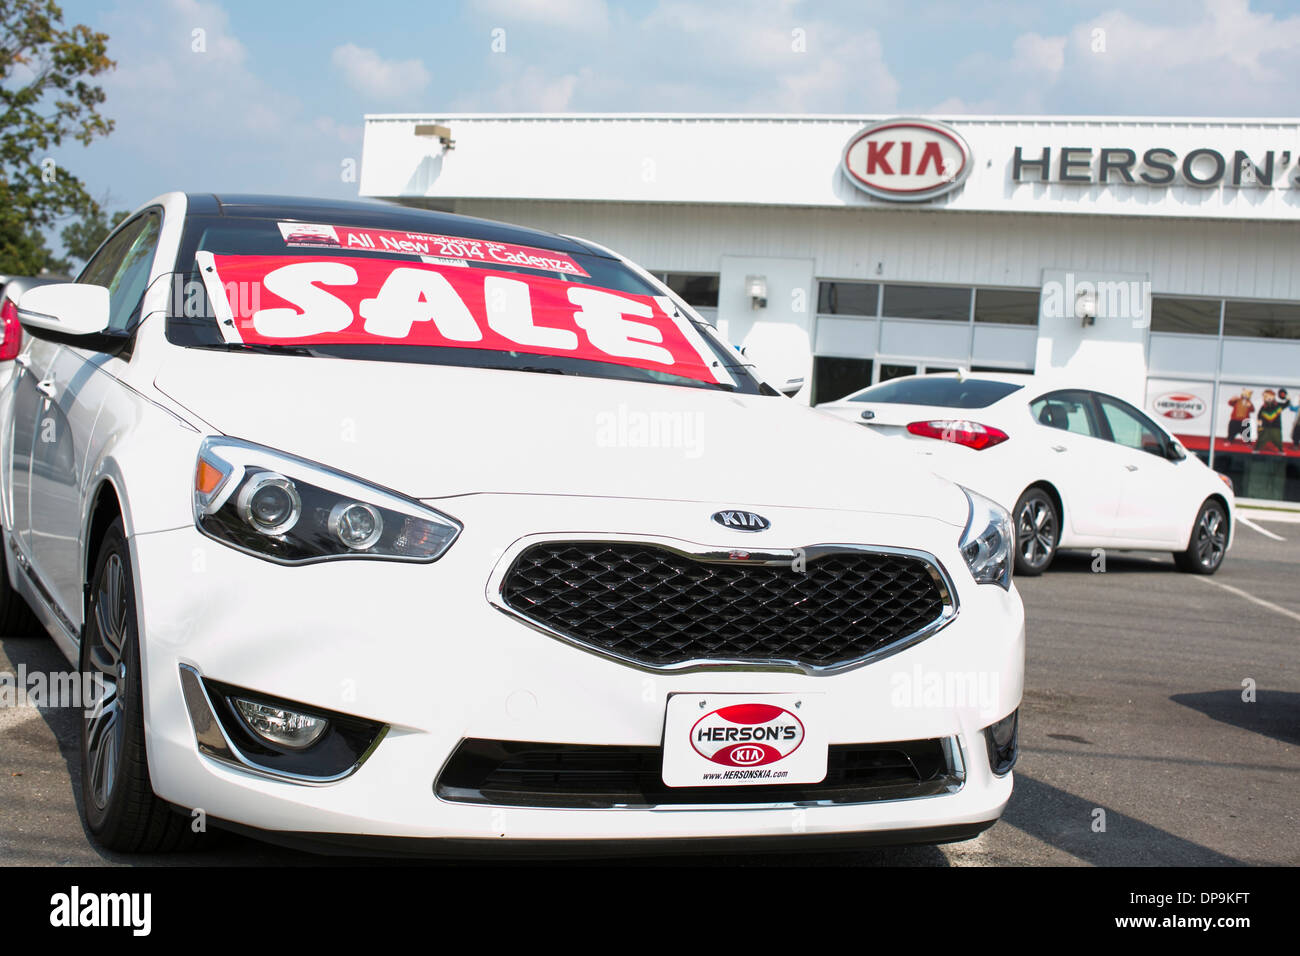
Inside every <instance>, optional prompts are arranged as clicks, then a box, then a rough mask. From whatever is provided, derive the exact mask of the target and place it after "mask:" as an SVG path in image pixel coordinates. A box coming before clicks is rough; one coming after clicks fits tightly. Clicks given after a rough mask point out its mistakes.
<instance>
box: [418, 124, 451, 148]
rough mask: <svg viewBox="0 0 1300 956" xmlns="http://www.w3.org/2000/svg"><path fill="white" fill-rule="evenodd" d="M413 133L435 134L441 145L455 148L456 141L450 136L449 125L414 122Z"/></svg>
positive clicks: (420, 134)
mask: <svg viewBox="0 0 1300 956" xmlns="http://www.w3.org/2000/svg"><path fill="white" fill-rule="evenodd" d="M415 135H416V136H435V137H437V139H438V142H440V143H442V145H443V146H444V147H445V148H447V149H455V148H456V141H455V140H454V139H452V138H451V127H450V126H438V125H437V124H435V123H416V124H415Z"/></svg>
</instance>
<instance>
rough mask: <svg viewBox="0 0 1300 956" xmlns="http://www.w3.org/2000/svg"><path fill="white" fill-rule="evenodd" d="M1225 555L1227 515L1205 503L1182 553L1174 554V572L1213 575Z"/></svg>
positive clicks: (1216, 503)
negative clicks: (1175, 569) (1176, 569)
mask: <svg viewBox="0 0 1300 956" xmlns="http://www.w3.org/2000/svg"><path fill="white" fill-rule="evenodd" d="M1227 551H1228V512H1227V509H1225V508H1224V507H1223V505H1221V504H1219V503H1218V502H1217V501H1207V502H1205V504H1203V505H1201V510H1200V511H1199V512H1197V514H1196V523H1195V524H1193V525H1192V534H1191V537H1190V538H1188V541H1187V550H1186V551H1177V552H1175V553H1174V564H1176V565H1177V566H1178V570H1180V571H1186V572H1187V573H1188V574H1213V573H1214V572H1215V571H1217V570H1219V568H1220V567H1221V566H1222V565H1223V558H1224V555H1225V554H1227Z"/></svg>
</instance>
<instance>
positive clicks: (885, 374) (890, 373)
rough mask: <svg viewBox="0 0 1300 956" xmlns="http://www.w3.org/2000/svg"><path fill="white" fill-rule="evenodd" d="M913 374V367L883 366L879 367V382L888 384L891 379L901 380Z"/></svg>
mask: <svg viewBox="0 0 1300 956" xmlns="http://www.w3.org/2000/svg"><path fill="white" fill-rule="evenodd" d="M915 374H916V366H915V365H892V364H884V365H881V366H880V381H882V382H888V381H889V380H890V379H891V378H902V377H903V376H904V375H915Z"/></svg>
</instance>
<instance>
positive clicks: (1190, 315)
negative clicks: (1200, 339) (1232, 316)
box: [1151, 295, 1220, 335]
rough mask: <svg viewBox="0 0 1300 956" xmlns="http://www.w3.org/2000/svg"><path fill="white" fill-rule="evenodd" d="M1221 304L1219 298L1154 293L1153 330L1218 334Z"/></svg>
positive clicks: (1152, 301) (1152, 307)
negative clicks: (1180, 296) (1184, 297)
mask: <svg viewBox="0 0 1300 956" xmlns="http://www.w3.org/2000/svg"><path fill="white" fill-rule="evenodd" d="M1219 305H1220V303H1219V300H1218V299H1175V298H1172V297H1171V296H1165V295H1153V296H1152V297H1151V331H1152V332H1184V333H1187V332H1190V333H1192V334H1195V335H1218V334H1219Z"/></svg>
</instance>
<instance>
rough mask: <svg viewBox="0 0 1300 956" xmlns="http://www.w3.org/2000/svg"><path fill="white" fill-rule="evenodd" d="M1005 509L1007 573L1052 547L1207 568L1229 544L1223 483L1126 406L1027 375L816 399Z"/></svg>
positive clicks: (1048, 555)
mask: <svg viewBox="0 0 1300 956" xmlns="http://www.w3.org/2000/svg"><path fill="white" fill-rule="evenodd" d="M817 408H818V409H820V410H822V411H825V412H829V413H830V414H831V415H833V416H835V417H837V418H841V419H844V420H845V421H850V422H854V423H856V424H858V425H860V426H863V427H864V428H865V429H866V430H867V431H869V432H870V433H871V434H873V435H875V436H877V437H883V438H887V439H892V443H893V444H894V446H895V447H898V448H906V449H908V450H910V451H912V452H914V453H915V454H916V455H917V456H918V457H919V458H920V459H921V460H922V461H925V462H927V463H928V467H930V468H933V469H934V470H935V471H936V472H938V473H939V474H941V475H944V476H946V477H948V478H950V479H952V480H953V481H956V482H960V483H961V484H962V485H963V486H965V487H968V488H973V489H976V490H977V491H979V492H981V493H982V494H985V495H987V496H988V497H990V498H992V499H993V500H994V501H996V502H998V503H1000V504H1001V505H1003V507H1006V508H1008V509H1010V511H1011V513H1012V516H1013V520H1014V522H1015V533H1016V572H1017V573H1018V574H1025V575H1033V574H1041V573H1042V572H1043V571H1045V570H1046V569H1047V567H1048V565H1049V564H1051V563H1052V559H1053V558H1054V557H1055V556H1056V552H1057V550H1058V549H1061V548H1115V549H1119V550H1125V549H1133V550H1156V551H1170V552H1172V553H1173V554H1174V557H1175V560H1176V563H1177V565H1178V567H1179V568H1181V569H1182V570H1184V571H1189V572H1192V573H1196V574H1213V573H1214V572H1215V571H1217V570H1218V569H1219V566H1220V565H1221V564H1222V563H1223V558H1224V555H1225V554H1226V553H1227V550H1228V547H1229V546H1230V544H1231V543H1232V528H1233V516H1234V501H1235V499H1234V497H1233V491H1232V481H1231V479H1229V478H1228V477H1227V476H1226V475H1221V474H1219V473H1218V472H1215V471H1213V470H1211V469H1210V468H1208V467H1207V466H1206V465H1205V464H1204V463H1203V462H1202V461H1201V460H1200V459H1199V458H1197V457H1195V456H1194V455H1189V454H1188V453H1187V450H1186V449H1185V448H1184V447H1183V446H1182V445H1181V444H1180V443H1179V441H1178V439H1176V438H1174V437H1173V436H1172V435H1170V434H1169V433H1168V432H1167V431H1165V430H1164V429H1163V428H1161V427H1160V425H1158V424H1157V423H1156V422H1155V421H1154V420H1153V419H1152V418H1150V417H1149V416H1147V415H1145V414H1143V413H1142V412H1141V411H1140V410H1138V409H1137V408H1134V407H1133V406H1132V405H1130V404H1129V403H1128V402H1125V401H1123V400H1122V399H1119V398H1116V397H1115V396H1114V395H1108V394H1106V393H1104V392H1099V391H1096V390H1095V389H1091V388H1088V387H1085V386H1081V385H1078V384H1077V383H1064V382H1059V381H1049V380H1045V379H1042V378H1039V377H1037V376H1033V375H1017V374H1013V373H1006V374H969V373H944V374H933V375H909V376H906V377H903V378H895V379H890V380H889V381H887V382H882V383H880V384H879V385H873V386H871V387H870V388H864V389H862V390H861V391H858V392H854V393H853V394H852V395H848V396H846V397H845V398H842V399H840V400H838V401H835V402H827V403H825V404H822V405H818V406H817Z"/></svg>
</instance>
